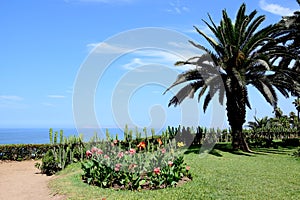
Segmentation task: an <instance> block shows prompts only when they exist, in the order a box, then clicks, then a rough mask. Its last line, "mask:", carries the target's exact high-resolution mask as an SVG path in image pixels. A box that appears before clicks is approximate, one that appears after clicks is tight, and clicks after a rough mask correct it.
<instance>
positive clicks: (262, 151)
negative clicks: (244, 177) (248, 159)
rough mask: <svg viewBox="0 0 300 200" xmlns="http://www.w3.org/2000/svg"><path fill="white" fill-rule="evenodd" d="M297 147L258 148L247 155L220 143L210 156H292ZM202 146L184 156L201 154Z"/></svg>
mask: <svg viewBox="0 0 300 200" xmlns="http://www.w3.org/2000/svg"><path fill="white" fill-rule="evenodd" d="M295 148H297V147H292V148H291V147H284V146H283V147H282V146H279V147H278V146H277V147H276V148H273V147H269V148H266V147H264V148H262V147H260V148H257V147H255V148H254V147H252V148H251V150H252V151H253V152H252V153H247V152H243V151H234V150H233V149H232V147H231V143H218V144H216V145H215V146H214V148H213V149H212V150H211V151H210V152H208V153H209V154H210V155H214V156H217V157H223V155H222V152H227V153H231V154H235V155H241V156H255V155H266V154H278V155H287V154H291V153H292V152H293V150H294V149H295ZM200 150H201V145H191V146H190V147H189V148H188V149H187V150H186V151H185V153H184V154H191V153H194V154H200Z"/></svg>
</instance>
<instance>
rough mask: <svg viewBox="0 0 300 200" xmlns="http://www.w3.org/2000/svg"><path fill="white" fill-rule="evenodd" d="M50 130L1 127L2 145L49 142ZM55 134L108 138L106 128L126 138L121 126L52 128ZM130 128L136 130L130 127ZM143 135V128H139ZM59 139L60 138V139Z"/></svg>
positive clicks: (87, 138)
mask: <svg viewBox="0 0 300 200" xmlns="http://www.w3.org/2000/svg"><path fill="white" fill-rule="evenodd" d="M49 130H50V128H0V145H5V144H49V143H50V139H49ZM52 130H53V135H54V133H55V132H56V131H57V132H58V138H59V132H60V130H63V133H64V136H65V137H69V136H71V135H75V136H79V135H80V134H83V140H84V141H85V142H88V141H89V140H90V139H91V138H92V137H93V136H94V135H95V133H97V136H98V138H100V139H105V138H106V130H108V131H109V133H110V136H111V137H113V138H116V135H118V139H120V140H122V139H124V131H123V129H121V128H101V129H95V128H81V129H76V128H52ZM129 130H134V129H132V128H129ZM138 130H139V131H140V132H141V133H142V135H143V131H142V129H141V128H139V129H138ZM147 132H148V136H149V135H151V130H150V129H147ZM155 133H156V135H157V134H160V133H161V129H160V130H158V129H155ZM58 140H59V139H58Z"/></svg>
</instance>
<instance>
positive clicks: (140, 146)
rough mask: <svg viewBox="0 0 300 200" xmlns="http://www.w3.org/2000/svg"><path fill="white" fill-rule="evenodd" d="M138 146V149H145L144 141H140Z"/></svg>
mask: <svg viewBox="0 0 300 200" xmlns="http://www.w3.org/2000/svg"><path fill="white" fill-rule="evenodd" d="M137 147H138V148H140V149H142V148H143V149H145V148H146V143H145V142H144V141H142V142H140V143H139V144H138V145H137Z"/></svg>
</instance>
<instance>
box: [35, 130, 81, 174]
mask: <svg viewBox="0 0 300 200" xmlns="http://www.w3.org/2000/svg"><path fill="white" fill-rule="evenodd" d="M49 138H50V145H51V148H50V149H49V150H48V151H47V153H46V154H45V156H44V157H43V159H42V164H39V163H37V164H36V167H37V168H39V169H40V170H41V172H42V173H45V174H47V175H52V174H55V173H56V172H57V171H59V170H62V169H64V168H65V167H66V166H67V165H69V164H71V163H73V162H78V161H81V160H82V159H83V157H84V154H83V152H84V145H83V141H82V136H79V137H76V136H70V137H68V138H66V137H64V136H63V131H62V130H61V131H60V136H59V138H60V141H59V143H58V141H57V139H58V132H57V131H56V132H55V133H54V137H53V130H52V129H50V130H49Z"/></svg>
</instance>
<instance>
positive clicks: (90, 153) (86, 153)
mask: <svg viewBox="0 0 300 200" xmlns="http://www.w3.org/2000/svg"><path fill="white" fill-rule="evenodd" d="M85 155H86V157H88V158H89V157H91V156H92V155H93V153H92V152H91V151H90V150H87V151H86V152H85Z"/></svg>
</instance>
